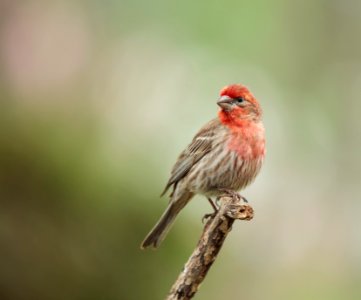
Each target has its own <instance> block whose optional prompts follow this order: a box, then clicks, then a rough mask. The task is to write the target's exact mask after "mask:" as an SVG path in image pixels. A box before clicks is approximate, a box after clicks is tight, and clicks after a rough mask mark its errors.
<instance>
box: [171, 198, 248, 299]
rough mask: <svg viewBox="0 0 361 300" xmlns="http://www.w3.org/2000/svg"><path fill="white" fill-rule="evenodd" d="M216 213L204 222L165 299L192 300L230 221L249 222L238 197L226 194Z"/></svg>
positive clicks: (213, 258) (226, 231) (229, 226)
mask: <svg viewBox="0 0 361 300" xmlns="http://www.w3.org/2000/svg"><path fill="white" fill-rule="evenodd" d="M220 203H221V206H220V208H219V210H218V212H217V213H216V214H215V215H214V216H213V217H211V218H209V219H208V221H207V223H206V224H205V226H204V230H203V233H202V236H201V238H200V239H199V241H198V245H197V247H196V248H195V250H194V251H193V253H192V255H191V257H190V258H189V259H188V261H187V263H186V264H185V266H184V268H183V270H182V272H181V273H180V274H179V276H178V278H177V280H176V281H175V283H174V284H173V286H172V288H171V290H170V292H169V294H168V296H167V298H166V300H187V299H191V298H193V296H194V295H195V293H196V292H197V290H198V287H199V285H200V284H201V283H202V281H203V280H204V278H205V277H206V275H207V272H208V270H209V268H210V267H211V266H212V264H213V262H214V261H215V259H216V258H217V254H218V252H219V251H220V249H221V247H222V245H223V242H224V240H225V238H226V236H227V234H228V233H229V232H230V231H231V229H232V224H233V222H234V220H236V219H239V220H251V219H252V218H253V209H252V207H251V206H250V205H249V204H248V203H245V202H244V201H243V200H242V199H241V197H230V196H229V195H226V196H224V197H221V199H220Z"/></svg>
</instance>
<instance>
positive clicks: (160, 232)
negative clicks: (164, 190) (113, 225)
mask: <svg viewBox="0 0 361 300" xmlns="http://www.w3.org/2000/svg"><path fill="white" fill-rule="evenodd" d="M192 196H193V194H191V195H188V197H187V198H186V199H180V200H178V201H175V202H173V201H171V202H170V203H169V205H168V207H167V209H166V210H165V212H164V213H163V215H162V216H161V217H160V219H159V221H158V223H157V224H155V226H154V227H153V229H152V230H151V231H150V232H149V233H148V235H147V236H146V237H145V239H144V241H143V242H142V244H141V246H140V248H141V249H145V248H149V247H152V248H158V246H159V244H160V243H161V242H162V241H163V240H164V238H165V236H166V235H167V233H168V232H169V230H170V228H171V227H172V225H173V223H174V221H175V219H176V217H177V216H178V214H179V212H180V211H181V210H182V208H183V207H184V206H185V205H186V204H187V203H188V200H189V199H190V198H191V197H192Z"/></svg>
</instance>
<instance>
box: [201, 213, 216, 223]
mask: <svg viewBox="0 0 361 300" xmlns="http://www.w3.org/2000/svg"><path fill="white" fill-rule="evenodd" d="M217 212H218V210H217V211H214V212H212V213H210V214H205V215H204V216H203V218H202V223H203V224H204V222H205V221H207V220H208V219H213V218H214V217H215V216H216V214H217Z"/></svg>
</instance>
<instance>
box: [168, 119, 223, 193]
mask: <svg viewBox="0 0 361 300" xmlns="http://www.w3.org/2000/svg"><path fill="white" fill-rule="evenodd" d="M219 126H220V121H219V120H218V119H214V120H212V121H210V122H208V123H207V124H206V125H204V126H203V127H202V128H201V129H200V130H199V132H198V133H197V134H196V135H195V137H194V138H193V140H192V142H191V143H190V144H189V145H188V147H187V148H186V149H185V150H184V151H183V152H182V153H181V154H180V155H179V157H178V160H177V162H176V163H175V165H174V166H173V169H172V172H171V176H170V178H169V180H168V183H167V185H166V186H165V189H164V191H163V193H162V196H163V195H164V194H165V193H166V192H167V190H168V189H169V188H170V187H171V186H172V185H173V184H177V183H178V181H179V180H181V179H182V178H183V177H184V176H186V175H187V174H188V172H189V171H190V169H191V168H192V167H193V166H194V165H195V164H196V163H197V162H198V161H199V160H200V159H201V158H202V157H203V156H204V155H206V154H207V153H208V152H209V151H210V150H211V149H212V144H213V141H214V138H215V135H216V130H217V128H219Z"/></svg>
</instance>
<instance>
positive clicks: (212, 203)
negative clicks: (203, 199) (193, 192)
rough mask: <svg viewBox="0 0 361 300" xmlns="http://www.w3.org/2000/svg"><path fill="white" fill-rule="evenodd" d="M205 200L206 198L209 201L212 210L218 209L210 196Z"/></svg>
mask: <svg viewBox="0 0 361 300" xmlns="http://www.w3.org/2000/svg"><path fill="white" fill-rule="evenodd" d="M207 200H208V202H209V203H210V205H211V206H212V208H213V210H214V211H215V212H217V211H218V207H217V205H216V204H214V202H213V200H212V199H211V198H210V197H207Z"/></svg>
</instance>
